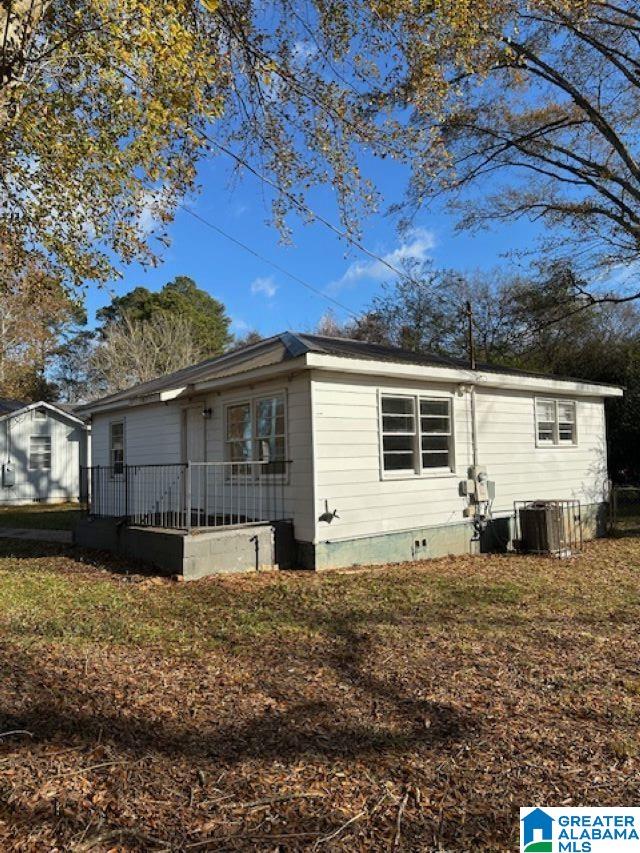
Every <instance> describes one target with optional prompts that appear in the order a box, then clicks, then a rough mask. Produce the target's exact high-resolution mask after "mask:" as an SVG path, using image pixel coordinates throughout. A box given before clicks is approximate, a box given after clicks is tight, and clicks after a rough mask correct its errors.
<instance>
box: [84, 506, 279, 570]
mask: <svg viewBox="0 0 640 853" xmlns="http://www.w3.org/2000/svg"><path fill="white" fill-rule="evenodd" d="M290 529H291V525H290V524H288V523H286V522H276V523H273V524H268V523H266V524H254V525H239V526H236V527H225V528H220V529H215V530H212V529H202V530H197V531H191V532H187V531H184V530H163V529H159V528H153V527H128V526H127V525H126V524H124V522H120V521H118V520H117V519H90V518H89V519H85V520H83V521H82V522H81V523H80V524H79V525H78V526H77V527H76V530H75V535H74V542H75V544H76V545H79V546H80V547H82V548H92V549H95V550H99V551H109V552H110V553H113V554H118V555H120V556H123V557H130V558H132V559H134V560H139V561H140V562H143V563H146V564H147V565H150V566H152V567H153V568H155V569H156V570H157V571H159V572H160V573H161V574H164V575H180V576H182V577H183V578H185V580H195V579H196V578H202V577H206V576H207V575H212V574H220V573H228V572H247V571H259V570H261V569H274V568H279V567H281V568H289V567H290V566H291V563H292V557H293V554H292V551H293V549H292V541H293V539H292V535H291V532H290Z"/></svg>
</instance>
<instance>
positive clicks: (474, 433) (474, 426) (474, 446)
mask: <svg viewBox="0 0 640 853" xmlns="http://www.w3.org/2000/svg"><path fill="white" fill-rule="evenodd" d="M469 399H470V401H471V459H472V464H473V467H474V468H476V467H477V465H478V422H477V418H476V386H475V385H472V386H471V388H470V389H469Z"/></svg>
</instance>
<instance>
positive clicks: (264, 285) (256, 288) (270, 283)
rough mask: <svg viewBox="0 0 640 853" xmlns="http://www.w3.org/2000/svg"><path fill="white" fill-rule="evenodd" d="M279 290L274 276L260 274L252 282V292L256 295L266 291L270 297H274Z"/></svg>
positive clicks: (265, 293) (266, 294)
mask: <svg viewBox="0 0 640 853" xmlns="http://www.w3.org/2000/svg"><path fill="white" fill-rule="evenodd" d="M277 290H278V285H277V284H276V283H275V281H274V280H273V276H272V275H270V276H260V277H259V278H256V279H254V280H253V281H252V282H251V293H253V295H254V296H255V295H256V294H258V293H264V295H265V296H266V297H267V298H268V299H273V297H274V296H275V295H276V291H277Z"/></svg>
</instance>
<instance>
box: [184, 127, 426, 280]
mask: <svg viewBox="0 0 640 853" xmlns="http://www.w3.org/2000/svg"><path fill="white" fill-rule="evenodd" d="M196 132H197V133H199V134H200V135H201V136H202V138H203V139H205V140H206V141H207V142H209V143H210V144H211V145H213V146H215V147H216V148H217V149H218V150H219V151H221V152H222V153H223V154H225V155H226V156H227V157H230V158H231V159H232V160H234V161H235V162H236V163H237V164H238V165H239V166H242V167H243V168H245V169H246V170H247V171H248V172H250V173H251V174H252V175H254V176H255V177H256V178H258V180H260V181H262V182H263V183H265V184H267V185H268V186H270V187H271V188H272V189H274V190H275V191H276V192H277V193H280V194H281V195H283V196H284V197H285V198H287V199H289V201H290V202H291V203H292V204H293V205H294V206H295V207H296V208H297V209H298V210H299V211H302V212H303V213H306V214H307V215H308V216H310V217H311V218H312V219H313V220H316V221H318V222H320V223H321V224H322V225H324V226H325V227H326V228H328V229H329V230H330V231H332V232H333V233H334V234H336V235H337V236H338V237H340V238H341V239H342V240H346V241H347V242H348V243H351V245H352V246H355V248H356V249H358V250H359V251H360V252H362V253H363V254H364V255H367V256H368V257H369V258H371V259H372V260H374V261H377V262H378V263H381V264H383V266H385V267H386V268H387V269H388V270H389V271H390V272H392V273H393V274H394V275H397V276H400V277H401V278H409V280H410V281H413V279H412V278H411V276H407V273H406V272H403V271H402V270H400V269H399V268H398V267H396V266H395V265H394V264H392V263H391V262H390V261H388V260H387V259H386V258H384V257H381V256H380V255H377V254H376V253H375V252H373V251H371V249H368V248H367V247H366V246H365V245H363V244H362V243H361V242H360V241H359V240H356V238H355V237H353V236H352V235H351V234H349V232H348V231H345V230H344V229H342V228H338V226H337V225H334V224H333V222H331V221H330V220H329V219H326V218H325V217H324V216H321V215H320V214H319V213H316V212H315V211H314V210H312V208H310V207H309V205H307V204H305V203H304V202H302V201H300V200H299V199H298V198H296V197H295V195H294V194H293V193H291V192H289V191H288V190H286V189H284V187H281V186H280V185H279V184H278V183H277V182H276V181H274V180H272V179H271V178H269V177H268V176H267V175H264V174H263V173H262V172H260V171H258V169H256V168H255V166H252V165H251V163H248V162H247V161H246V160H244V159H243V158H242V157H240V156H239V155H238V154H236V153H235V152H234V151H232V150H231V149H230V148H227V147H226V146H225V145H222V144H221V143H220V142H218V141H217V140H215V139H213V138H212V137H211V136H209V135H208V134H206V133H205V132H204V131H203V130H197V131H196Z"/></svg>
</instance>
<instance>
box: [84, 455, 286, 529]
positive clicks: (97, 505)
mask: <svg viewBox="0 0 640 853" xmlns="http://www.w3.org/2000/svg"><path fill="white" fill-rule="evenodd" d="M290 465H291V463H290V462H288V461H285V460H276V461H252V462H180V463H170V464H163V463H162V464H148V465H119V466H104V465H94V466H92V467H90V468H85V469H83V481H84V497H85V500H86V502H87V507H88V514H89V516H90V517H91V518H94V519H97V518H102V519H105V518H106V519H118V520H119V522H120V523H122V524H127V525H134V526H136V527H154V528H160V529H163V530H193V529H196V528H197V529H202V528H204V529H208V528H219V527H229V526H238V525H243V524H263V523H265V522H274V521H284V520H286V519H287V518H290V514H288V512H287V501H286V486H287V484H288V480H289V470H290Z"/></svg>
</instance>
